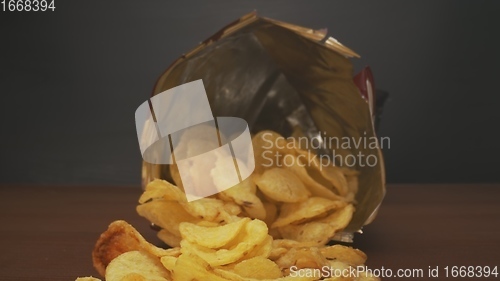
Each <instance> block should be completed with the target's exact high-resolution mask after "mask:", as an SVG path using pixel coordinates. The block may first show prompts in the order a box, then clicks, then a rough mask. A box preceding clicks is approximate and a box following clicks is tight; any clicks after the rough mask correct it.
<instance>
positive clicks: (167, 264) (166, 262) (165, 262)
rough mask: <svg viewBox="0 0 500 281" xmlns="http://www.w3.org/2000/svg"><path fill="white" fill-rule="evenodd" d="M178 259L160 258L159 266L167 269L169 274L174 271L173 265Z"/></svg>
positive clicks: (170, 257) (171, 257)
mask: <svg viewBox="0 0 500 281" xmlns="http://www.w3.org/2000/svg"><path fill="white" fill-rule="evenodd" d="M177 258H178V257H173V256H164V257H161V258H160V262H161V264H163V266H164V267H165V268H166V269H168V270H169V271H170V272H172V271H174V268H175V263H176V262H177Z"/></svg>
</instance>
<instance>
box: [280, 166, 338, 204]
mask: <svg viewBox="0 0 500 281" xmlns="http://www.w3.org/2000/svg"><path fill="white" fill-rule="evenodd" d="M306 166H307V163H304V162H303V161H302V160H301V159H300V158H299V157H295V159H294V161H292V162H291V165H290V166H289V168H290V170H292V171H293V172H294V173H295V174H296V175H297V176H298V177H299V178H300V180H301V181H302V182H303V183H304V184H305V185H306V186H307V188H308V189H309V190H310V191H311V193H312V195H314V196H319V197H324V198H327V199H331V200H344V199H343V198H342V196H339V195H338V194H335V193H334V192H333V191H332V190H330V189H328V188H327V187H325V186H323V185H322V184H320V183H318V182H317V181H315V180H314V179H313V178H312V177H311V175H309V173H308V172H307V169H306Z"/></svg>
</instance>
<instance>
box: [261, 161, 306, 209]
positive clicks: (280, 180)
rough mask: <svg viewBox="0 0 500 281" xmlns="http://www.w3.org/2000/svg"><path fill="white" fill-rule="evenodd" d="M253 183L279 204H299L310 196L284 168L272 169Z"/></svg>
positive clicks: (297, 179) (301, 184) (293, 175)
mask: <svg viewBox="0 0 500 281" xmlns="http://www.w3.org/2000/svg"><path fill="white" fill-rule="evenodd" d="M255 183H256V184H257V186H258V188H259V189H260V190H261V191H262V193H264V194H265V195H266V196H269V197H270V198H271V199H273V200H276V201H279V202H300V201H304V200H306V199H307V198H308V197H309V195H310V194H311V193H310V192H309V191H308V190H307V188H306V187H305V186H304V184H303V183H302V182H301V181H300V179H299V178H298V177H297V176H296V175H295V174H294V173H293V172H291V171H289V170H288V169H284V168H272V169H269V170H266V171H265V172H264V174H262V175H261V176H259V177H255Z"/></svg>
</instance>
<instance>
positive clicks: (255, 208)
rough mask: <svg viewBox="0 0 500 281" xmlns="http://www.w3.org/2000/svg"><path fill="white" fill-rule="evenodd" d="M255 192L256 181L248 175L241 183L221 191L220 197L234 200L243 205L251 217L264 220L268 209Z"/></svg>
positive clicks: (225, 199)
mask: <svg viewBox="0 0 500 281" xmlns="http://www.w3.org/2000/svg"><path fill="white" fill-rule="evenodd" d="M219 178H220V177H219ZM255 192H256V186H255V183H254V182H253V180H252V178H251V177H248V178H246V179H245V180H243V181H242V182H240V183H239V184H237V185H235V186H233V187H231V188H228V189H226V190H224V191H222V192H220V193H219V194H218V197H219V198H220V199H222V200H224V201H232V202H235V203H236V204H238V205H240V206H242V207H243V209H245V211H246V212H247V213H248V214H249V216H250V217H251V218H255V219H260V220H264V219H265V218H266V210H265V209H264V205H263V204H262V201H261V200H260V199H259V197H257V195H255Z"/></svg>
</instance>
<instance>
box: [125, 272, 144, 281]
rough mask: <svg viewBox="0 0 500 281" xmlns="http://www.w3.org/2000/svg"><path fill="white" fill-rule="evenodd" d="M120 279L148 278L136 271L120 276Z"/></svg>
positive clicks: (126, 280)
mask: <svg viewBox="0 0 500 281" xmlns="http://www.w3.org/2000/svg"><path fill="white" fill-rule="evenodd" d="M120 280H121V281H147V280H148V279H146V278H145V277H144V276H142V275H140V274H138V273H135V272H133V273H129V274H127V275H125V276H123V277H122V279H120Z"/></svg>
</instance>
